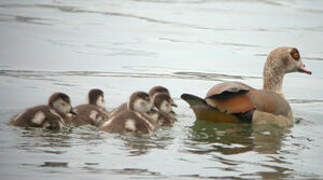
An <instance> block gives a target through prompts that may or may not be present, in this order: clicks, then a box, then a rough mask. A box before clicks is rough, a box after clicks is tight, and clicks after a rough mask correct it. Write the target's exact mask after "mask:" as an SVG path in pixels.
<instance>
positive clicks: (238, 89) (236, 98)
mask: <svg viewBox="0 0 323 180" xmlns="http://www.w3.org/2000/svg"><path fill="white" fill-rule="evenodd" d="M250 90H254V89H253V88H252V87H250V86H248V85H245V84H243V83H240V82H225V83H220V84H217V85H215V86H213V87H212V88H211V89H210V90H209V92H208V93H207V95H206V98H205V101H206V103H207V104H208V105H210V106H211V107H214V108H217V109H219V110H220V111H222V112H227V113H229V114H231V113H245V112H248V111H250V110H253V109H254V108H255V105H254V103H253V102H252V99H251V98H250V97H249V96H248V92H249V91H250Z"/></svg>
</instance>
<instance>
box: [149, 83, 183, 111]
mask: <svg viewBox="0 0 323 180" xmlns="http://www.w3.org/2000/svg"><path fill="white" fill-rule="evenodd" d="M158 94H166V95H167V96H168V97H169V98H170V100H171V105H172V106H174V107H177V105H176V104H175V102H174V100H173V99H172V98H171V96H170V93H169V91H168V89H167V88H165V87H163V86H154V87H152V88H151V89H150V90H149V96H150V97H151V98H152V100H153V101H154V99H155V97H156V95H158Z"/></svg>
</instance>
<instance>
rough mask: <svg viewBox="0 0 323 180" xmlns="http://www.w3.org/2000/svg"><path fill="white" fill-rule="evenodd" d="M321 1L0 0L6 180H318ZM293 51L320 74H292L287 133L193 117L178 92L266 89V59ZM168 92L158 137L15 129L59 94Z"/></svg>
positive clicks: (82, 97)
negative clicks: (169, 106)
mask: <svg viewBox="0 0 323 180" xmlns="http://www.w3.org/2000/svg"><path fill="white" fill-rule="evenodd" d="M322 19H323V1H313V0H303V1H299V0H261V1H254V0H244V1H238V0H122V1H120V0H109V1H106V0H105V1H104V0H96V1H86V0H77V1H76V0H75V1H74V0H69V1H63V0H42V1H37V0H28V1H27V0H26V1H21V0H1V1H0V88H1V90H0V176H1V179H33V180H35V179H36V180H37V179H39V180H43V179H45V178H46V179H58V178H68V179H89V178H95V179H112V178H113V179H156V178H157V179H232V178H237V179H239V178H240V179H258V178H264V179H292V178H305V179H322V178H323V166H322V162H321V161H322V160H321V159H322V158H321V156H322V155H321V153H322V150H323V145H322V144H323V134H322V130H323V122H322V121H321V120H322V115H323V112H322V109H323V94H322V92H323V73H322V69H323V64H322V62H323V49H322V42H323V21H322ZM279 46H294V47H297V48H298V49H299V51H300V53H301V56H302V58H303V61H304V63H305V64H306V65H307V67H308V68H309V69H311V70H312V72H313V75H312V76H308V75H305V74H300V73H292V74H288V75H286V77H285V79H284V92H285V96H286V98H287V99H288V101H289V102H290V104H291V106H292V109H293V112H294V116H295V119H296V123H295V125H294V127H292V128H290V129H280V128H277V127H272V126H260V127H259V126H258V127H255V126H251V125H249V124H212V123H208V122H203V121H196V122H195V117H194V114H193V112H192V111H191V109H190V108H189V106H188V105H187V104H186V103H185V102H184V101H182V100H181V99H180V98H179V97H180V95H181V94H182V93H184V92H186V93H191V94H196V95H199V96H202V97H203V96H204V95H205V94H206V92H207V91H208V89H209V88H210V87H212V86H213V85H215V84H217V83H220V82H223V81H241V82H244V83H248V84H250V85H251V86H253V87H256V88H261V86H262V69H263V64H264V61H265V60H266V56H267V54H268V53H269V52H270V51H271V50H272V49H274V48H276V47H279ZM155 85H163V86H166V87H168V89H169V90H170V92H171V94H172V96H173V97H174V99H175V101H176V103H177V104H178V105H179V107H178V108H177V109H176V110H175V111H176V113H177V114H178V122H176V123H175V125H174V127H172V128H164V129H160V130H158V131H157V132H156V133H155V134H153V135H152V136H133V135H118V134H108V133H104V132H100V131H98V129H96V128H94V127H90V126H85V127H80V128H73V129H66V130H64V131H61V132H50V131H45V130H40V129H24V128H18V127H12V126H9V125H8V122H9V120H10V118H11V117H12V116H13V115H15V114H16V113H19V112H21V111H23V110H24V109H25V108H27V107H30V106H34V105H38V104H45V103H46V102H47V98H48V97H49V96H50V95H51V94H52V93H53V92H56V91H63V92H66V93H67V94H69V95H70V97H71V99H72V104H73V105H78V104H82V103H85V102H86V94H87V92H88V90H89V89H91V88H94V87H96V88H101V89H102V90H104V92H105V97H106V102H107V104H106V107H107V109H108V110H110V109H112V108H114V107H116V106H118V105H120V104H121V103H122V102H125V101H126V100H127V97H128V96H129V95H130V94H131V93H132V92H133V91H136V90H144V91H148V90H149V89H150V88H151V87H152V86H155Z"/></svg>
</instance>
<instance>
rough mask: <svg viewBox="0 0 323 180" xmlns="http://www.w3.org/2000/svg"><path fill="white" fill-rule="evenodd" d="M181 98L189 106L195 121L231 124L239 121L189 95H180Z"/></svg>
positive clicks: (202, 100) (233, 116)
mask: <svg viewBox="0 0 323 180" xmlns="http://www.w3.org/2000/svg"><path fill="white" fill-rule="evenodd" d="M181 98H182V99H183V100H185V101H186V102H187V103H188V104H189V105H190V106H191V108H192V110H193V112H194V114H195V116H196V119H197V120H205V121H212V122H231V123H236V122H239V121H240V120H239V119H238V118H237V117H236V116H235V115H232V114H228V113H225V112H221V111H219V109H217V108H214V107H211V106H210V105H208V104H207V103H206V101H205V100H204V99H202V98H200V97H197V96H194V95H191V94H182V95H181Z"/></svg>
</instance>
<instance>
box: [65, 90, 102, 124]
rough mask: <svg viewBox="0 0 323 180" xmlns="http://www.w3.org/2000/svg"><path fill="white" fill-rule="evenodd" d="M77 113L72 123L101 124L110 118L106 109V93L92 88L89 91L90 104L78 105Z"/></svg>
mask: <svg viewBox="0 0 323 180" xmlns="http://www.w3.org/2000/svg"><path fill="white" fill-rule="evenodd" d="M74 110H75V112H76V113H77V115H76V116H75V117H74V118H73V119H72V122H71V123H72V125H74V126H82V125H87V124H90V125H93V126H99V124H100V123H101V122H103V121H106V120H107V119H108V112H107V111H106V109H105V100H104V93H103V91H102V90H100V89H91V90H90V91H89V93H88V104H82V105H78V106H76V107H75V108H74Z"/></svg>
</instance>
